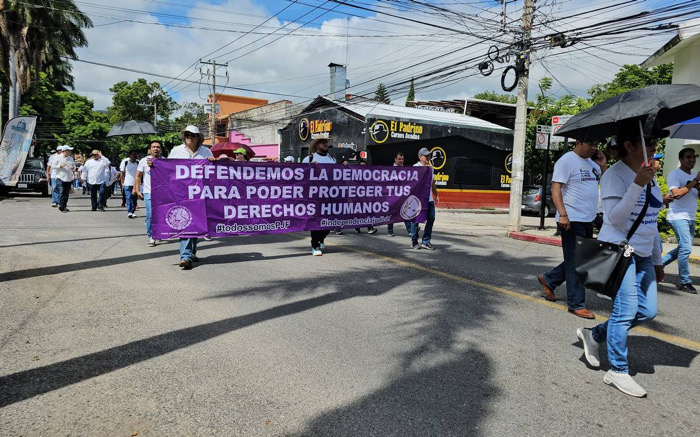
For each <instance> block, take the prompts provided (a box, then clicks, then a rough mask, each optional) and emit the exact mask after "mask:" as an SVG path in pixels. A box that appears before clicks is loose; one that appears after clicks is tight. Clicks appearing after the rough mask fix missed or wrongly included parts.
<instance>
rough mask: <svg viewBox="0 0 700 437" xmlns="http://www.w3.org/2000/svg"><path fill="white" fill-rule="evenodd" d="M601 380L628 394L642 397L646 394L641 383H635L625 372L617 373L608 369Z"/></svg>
mask: <svg viewBox="0 0 700 437" xmlns="http://www.w3.org/2000/svg"><path fill="white" fill-rule="evenodd" d="M603 382H604V383H606V384H608V385H612V386H613V387H615V388H617V389H618V390H620V391H621V392H622V393H624V394H627V395H630V396H635V397H638V398H643V397H646V395H647V392H646V390H644V389H643V388H642V386H641V385H639V384H637V383H636V382H635V381H634V379H632V377H631V376H629V374H627V373H619V372H613V371H612V370H608V372H607V373H606V374H605V376H603Z"/></svg>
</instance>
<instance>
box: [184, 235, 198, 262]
mask: <svg viewBox="0 0 700 437" xmlns="http://www.w3.org/2000/svg"><path fill="white" fill-rule="evenodd" d="M196 254H197V239H196V238H180V259H187V260H190V261H191V260H192V257H193V256H194V255H196Z"/></svg>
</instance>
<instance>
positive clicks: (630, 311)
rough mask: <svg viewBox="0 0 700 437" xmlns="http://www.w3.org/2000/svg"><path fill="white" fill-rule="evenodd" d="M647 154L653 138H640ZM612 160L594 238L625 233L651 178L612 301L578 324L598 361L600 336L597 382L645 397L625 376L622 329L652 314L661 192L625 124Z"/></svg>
mask: <svg viewBox="0 0 700 437" xmlns="http://www.w3.org/2000/svg"><path fill="white" fill-rule="evenodd" d="M644 144H646V148H647V156H652V155H654V153H655V149H656V140H654V139H652V138H645V142H644ZM613 147H614V148H615V151H616V152H617V157H618V159H619V161H618V162H616V163H615V165H613V166H612V167H610V168H609V169H608V171H606V172H605V174H603V177H602V178H601V180H600V191H601V196H602V198H603V220H604V221H603V227H602V228H601V230H600V233H599V234H598V240H601V241H606V242H609V243H615V244H621V243H623V242H624V241H625V240H626V238H627V233H628V232H629V230H630V229H631V228H632V225H633V223H634V221H635V219H636V218H637V217H638V216H639V214H640V213H641V211H642V209H643V207H644V204H645V200H646V194H647V189H646V186H647V184H649V183H651V185H652V187H651V191H650V194H651V195H650V197H649V205H648V207H647V211H646V213H645V214H644V218H643V219H642V220H641V222H640V225H639V227H638V228H637V230H636V231H635V233H634V234H633V235H632V237H631V238H630V241H629V242H628V244H629V245H630V246H632V247H633V248H634V253H633V254H632V259H631V262H630V265H629V267H628V269H627V272H626V273H625V276H624V279H623V280H622V284H621V285H620V289H619V290H618V292H617V296H616V297H615V300H614V302H613V308H612V314H611V315H610V319H609V320H608V321H607V322H605V323H601V324H600V325H598V326H596V327H595V328H593V329H584V328H579V329H578V331H577V335H578V337H579V339H581V341H582V342H583V346H584V353H585V357H586V360H587V361H588V363H589V364H590V365H591V366H593V367H598V366H600V359H599V358H598V346H599V343H601V342H603V341H606V342H607V350H608V359H609V361H610V366H611V369H610V370H609V371H608V372H607V373H606V374H605V376H604V377H603V382H605V383H606V384H608V385H612V386H614V387H616V388H617V389H619V390H620V391H622V392H623V393H625V394H628V395H630V396H636V397H644V396H646V394H647V393H646V391H645V390H644V389H643V388H642V387H641V386H640V385H639V384H637V383H636V382H635V381H634V380H633V379H632V377H631V376H630V375H629V366H628V363H627V334H628V332H629V330H630V329H632V328H634V327H635V326H637V325H639V324H640V323H643V322H646V321H649V320H651V319H653V318H654V317H655V316H656V283H657V281H661V280H662V279H663V276H664V271H663V265H662V262H661V240H660V238H659V233H658V230H657V225H656V219H657V216H658V213H659V210H660V209H661V207H662V206H663V201H662V199H663V198H662V195H661V191H660V190H659V186H658V184H657V183H656V181H655V180H654V169H653V168H652V167H650V166H649V165H647V164H646V163H645V162H644V150H643V148H644V145H643V144H642V139H641V138H640V136H639V131H636V133H635V130H634V129H633V128H630V129H629V131H628V132H627V133H625V134H620V135H618V138H617V144H616V145H615V146H613Z"/></svg>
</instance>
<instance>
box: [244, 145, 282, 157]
mask: <svg viewBox="0 0 700 437" xmlns="http://www.w3.org/2000/svg"><path fill="white" fill-rule="evenodd" d="M250 148H251V149H253V152H255V156H257V157H262V156H264V157H266V158H279V153H280V146H279V145H277V144H260V145H253V144H251V145H250Z"/></svg>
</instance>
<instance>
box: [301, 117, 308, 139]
mask: <svg viewBox="0 0 700 437" xmlns="http://www.w3.org/2000/svg"><path fill="white" fill-rule="evenodd" d="M299 138H300V139H301V140H302V141H306V139H307V138H309V120H308V119H306V118H302V119H301V120H299Z"/></svg>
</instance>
